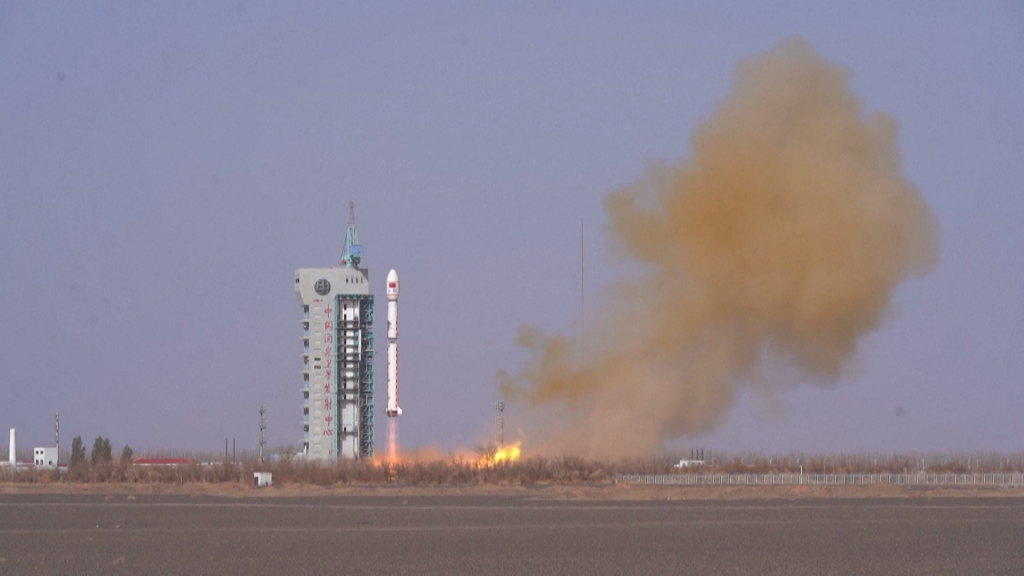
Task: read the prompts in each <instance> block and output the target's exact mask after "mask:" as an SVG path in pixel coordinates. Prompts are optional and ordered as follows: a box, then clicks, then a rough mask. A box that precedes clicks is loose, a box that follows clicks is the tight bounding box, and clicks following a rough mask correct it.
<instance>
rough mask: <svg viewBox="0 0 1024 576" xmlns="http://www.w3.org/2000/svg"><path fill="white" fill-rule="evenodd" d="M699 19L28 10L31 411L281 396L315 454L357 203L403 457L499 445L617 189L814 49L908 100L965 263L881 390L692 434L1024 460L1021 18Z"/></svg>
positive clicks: (903, 322) (244, 414) (894, 8)
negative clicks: (496, 409)
mask: <svg viewBox="0 0 1024 576" xmlns="http://www.w3.org/2000/svg"><path fill="white" fill-rule="evenodd" d="M682 4H683V3H676V2H664V3H640V4H637V5H633V4H629V5H627V4H621V3H620V4H598V3H577V4H568V3H566V4H560V5H553V4H552V3H546V2H511V3H487V4H486V5H484V4H480V3H465V4H430V5H428V4H427V3H417V2H409V3H391V4H389V5H387V6H384V5H373V6H371V5H370V3H340V2H339V3H326V2H325V3H320V4H299V5H295V4H294V3H284V2H281V3H259V2H227V3H205V2H194V3H159V4H153V3H145V4H136V3H129V2H123V3H84V2H83V3H79V2H52V3H32V2H20V3H15V2H2V3H0V428H7V427H17V428H18V429H19V438H20V439H21V441H22V442H24V443H28V444H41V443H44V442H47V441H48V440H49V439H50V438H51V433H52V432H51V415H52V413H53V412H54V411H56V410H59V411H60V412H61V421H62V436H64V437H66V438H70V437H71V436H73V435H79V434H80V435H82V436H83V437H85V438H87V439H88V438H93V437H95V436H96V435H103V436H108V437H110V439H111V441H112V442H113V443H114V444H116V445H120V444H122V443H125V442H127V443H130V444H132V445H133V446H138V447H141V448H147V447H151V448H156V447H180V448H184V449H204V448H209V449H216V448H217V447H218V446H220V445H221V443H222V442H223V439H224V438H225V437H236V438H238V441H239V444H240V446H246V447H251V446H253V445H255V441H256V421H257V415H256V409H257V407H258V405H259V404H260V403H261V402H266V403H267V404H268V405H269V407H270V419H271V426H270V430H269V432H270V439H271V442H272V443H275V444H285V443H295V442H297V441H298V440H299V438H300V436H301V427H300V426H301V424H300V418H301V410H300V408H299V405H300V402H301V397H300V394H299V367H300V364H301V363H300V356H299V353H300V342H299V335H300V326H299V318H300V311H299V309H298V307H297V303H296V301H295V296H294V293H293V282H292V275H293V272H294V270H295V269H296V268H300V267H307V266H327V265H331V264H333V263H335V262H336V261H337V259H338V256H339V255H340V252H341V249H342V243H343V239H344V226H345V221H346V217H347V213H346V212H347V202H348V200H349V199H352V200H355V202H356V211H357V220H358V224H359V232H360V237H361V239H362V242H363V244H364V246H365V257H364V263H365V264H366V265H367V266H368V267H369V268H370V271H371V272H370V273H371V281H373V282H374V283H375V284H374V291H375V294H377V296H378V298H380V299H383V280H384V276H385V274H386V273H387V270H388V269H389V268H396V269H398V270H399V272H400V274H401V276H402V288H403V290H402V300H401V325H402V334H401V338H402V339H401V355H402V363H401V376H402V382H401V386H402V391H401V394H402V407H403V409H404V410H405V414H404V415H403V416H402V419H401V420H402V421H401V426H402V443H403V447H418V446H428V445H436V446H437V447H439V448H441V449H451V448H458V447H462V446H470V445H472V444H475V443H477V442H479V441H480V440H481V438H483V437H484V435H485V434H486V433H488V431H489V426H490V423H491V422H492V418H493V408H492V403H493V401H494V399H495V397H496V388H495V382H494V373H495V370H497V369H500V368H504V369H510V370H514V369H516V367H517V366H518V364H519V362H521V361H522V359H523V354H522V352H521V351H519V350H517V349H516V347H515V341H514V339H515V330H516V328H517V326H519V325H520V324H523V323H536V324H539V325H540V326H542V327H543V328H545V329H547V330H550V331H571V330H574V326H576V325H577V322H578V309H579V288H580V286H579V223H580V221H581V220H582V221H583V222H584V223H585V225H586V230H587V233H586V246H587V253H586V268H587V286H586V289H587V292H588V293H594V294H596V293H597V292H599V290H600V287H601V286H602V284H604V283H605V282H606V281H607V280H609V279H611V278H614V277H616V276H618V275H621V274H625V273H628V272H626V271H623V270H621V269H620V268H618V267H616V266H614V265H613V264H612V262H611V261H610V260H609V259H606V258H605V257H604V255H603V248H604V238H603V234H602V232H601V231H602V228H603V226H604V224H605V216H604V214H603V212H602V205H601V202H602V198H603V197H604V195H605V194H606V193H607V192H608V191H609V190H612V189H614V188H616V187H618V186H621V185H623V184H626V183H628V182H631V181H634V180H635V179H637V178H638V177H640V176H641V175H642V174H643V171H644V167H645V165H646V164H648V163H649V162H652V161H657V160H667V161H674V160H677V159H679V158H682V157H685V156H686V154H687V152H688V149H689V134H690V131H691V129H692V128H693V127H694V126H695V125H696V123H697V122H699V121H700V120H701V119H702V118H705V117H707V116H708V115H709V114H710V112H711V111H712V110H713V108H714V105H715V103H716V101H718V100H719V99H720V98H722V97H723V96H724V95H725V94H726V93H727V91H728V90H729V83H730V79H731V76H732V72H733V67H734V66H735V64H736V62H737V61H739V60H740V59H742V58H744V57H746V56H748V55H750V54H752V53H755V52H761V51H765V50H767V49H769V48H771V47H772V46H774V45H775V44H776V43H778V42H779V41H780V40H782V39H784V38H786V37H788V36H791V35H799V36H801V37H803V38H804V39H806V40H807V41H808V42H810V43H811V44H812V45H813V46H814V47H815V48H816V49H817V50H819V51H820V52H821V53H822V54H823V55H824V56H825V57H826V58H828V59H830V60H832V61H834V62H838V63H840V64H843V65H845V66H847V67H849V68H850V69H851V70H852V72H853V74H854V88H855V90H856V92H857V94H858V95H859V96H860V97H861V98H862V99H863V100H864V103H865V105H866V108H867V109H868V110H881V111H886V112H889V113H891V114H893V115H894V116H895V117H896V118H898V120H899V122H900V127H901V131H900V137H899V142H900V148H901V150H902V152H903V159H904V169H905V173H906V175H907V176H908V177H909V178H910V180H912V181H913V182H914V183H915V184H917V186H918V187H919V188H920V191H921V194H922V196H923V197H924V198H925V200H926V201H927V202H928V203H929V205H930V206H931V208H932V209H933V211H934V213H935V216H936V219H937V220H938V222H939V225H940V227H941V230H942V257H941V261H940V264H939V267H938V268H937V269H936V271H935V272H934V273H932V274H931V275H930V276H928V277H926V278H924V279H922V280H912V281H910V282H909V283H908V284H906V285H904V286H903V287H902V288H901V289H900V290H899V292H898V293H897V296H896V305H895V308H894V310H893V313H892V315H891V318H890V319H889V320H888V321H887V322H886V323H885V325H884V326H883V327H882V328H881V329H880V330H879V331H878V332H877V333H875V334H873V335H871V336H870V337H868V338H867V339H866V340H865V341H864V342H863V346H862V349H861V353H860V355H859V358H858V361H857V362H858V368H859V370H858V374H857V375H856V376H855V377H853V378H851V379H848V380H846V381H843V382H841V383H839V384H838V385H837V386H835V387H834V388H833V389H827V390H826V389H821V388H815V387H805V388H798V389H795V390H794V391H793V392H792V393H790V394H789V395H787V396H786V397H785V398H784V400H783V402H782V405H781V406H775V405H773V406H767V407H766V406H764V405H763V404H762V403H761V402H759V401H758V400H757V399H756V398H751V397H744V398H743V399H741V401H740V402H739V404H738V405H737V407H736V409H735V410H734V411H733V412H732V415H731V416H730V418H729V421H728V423H727V424H726V425H725V426H724V427H723V428H721V429H720V430H718V431H716V432H714V433H712V434H710V435H708V436H706V437H703V438H699V439H696V440H695V442H697V443H700V444H701V445H705V446H709V447H717V448H724V449H731V450H744V449H752V450H766V451H790V450H882V451H887V450H968V449H987V450H1018V449H1020V447H1021V444H1020V438H1021V437H1024V418H1022V417H1021V414H1022V408H1024V381H1022V376H1021V375H1022V374H1024V353H1022V352H1024V297H1022V295H1024V267H1022V266H1021V265H1020V262H1021V261H1022V258H1021V254H1022V253H1024V227H1022V226H1021V223H1022V222H1024V195H1022V194H1021V183H1022V182H1024V163H1022V162H1021V158H1024V98H1021V94H1022V93H1024V8H1022V6H1021V5H1020V4H1019V3H1015V2H978V3H957V2H950V3H938V2H901V3H898V4H897V5H889V4H890V3H832V4H823V3H820V2H805V3H800V2H786V3H773V6H772V7H771V8H768V7H766V6H765V4H764V3H762V2H743V3H720V4H723V5H722V6H719V5H718V3H692V5H685V6H684V5H682ZM850 4H856V6H851V5H850ZM867 4H872V6H867ZM383 360H384V359H383V355H381V357H379V358H378V363H379V366H378V374H383V372H384V371H383ZM382 390H383V385H380V386H378V397H379V399H378V405H382V404H383V396H382V394H381V392H382ZM378 418H380V415H378ZM380 419H382V418H380ZM510 424H512V425H514V423H510Z"/></svg>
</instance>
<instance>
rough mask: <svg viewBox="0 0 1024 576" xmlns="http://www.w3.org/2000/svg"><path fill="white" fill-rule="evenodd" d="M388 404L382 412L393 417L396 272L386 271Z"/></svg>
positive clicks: (395, 412)
mask: <svg viewBox="0 0 1024 576" xmlns="http://www.w3.org/2000/svg"><path fill="white" fill-rule="evenodd" d="M387 283H388V288H387V297H388V405H387V408H385V409H384V413H385V414H386V415H387V416H388V417H390V418H394V417H395V416H398V415H400V414H401V413H402V409H401V408H399V407H398V272H395V271H394V270H392V271H390V272H388V279H387Z"/></svg>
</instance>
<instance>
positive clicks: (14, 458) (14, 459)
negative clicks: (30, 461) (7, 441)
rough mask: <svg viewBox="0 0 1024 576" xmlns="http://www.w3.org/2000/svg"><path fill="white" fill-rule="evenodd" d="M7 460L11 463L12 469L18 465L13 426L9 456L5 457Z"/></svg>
mask: <svg viewBox="0 0 1024 576" xmlns="http://www.w3.org/2000/svg"><path fill="white" fill-rule="evenodd" d="M7 461H8V463H9V464H10V465H11V469H12V470H13V469H14V468H15V467H17V465H18V457H17V456H16V455H15V445H14V428H11V452H10V456H8V457H7Z"/></svg>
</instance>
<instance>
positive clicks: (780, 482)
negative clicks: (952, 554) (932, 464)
mask: <svg viewBox="0 0 1024 576" xmlns="http://www.w3.org/2000/svg"><path fill="white" fill-rule="evenodd" d="M618 481H619V482H624V483H627V484H652V485H653V484H663V485H672V486H800V485H811V486H844V485H845V486H860V485H868V484H893V485H899V486H996V487H1002V488H1011V487H1013V488H1017V487H1024V474H1021V473H1009V472H1003V473H985V474H982V473H978V474H932V473H925V472H921V473H918V474H888V473H881V474H798V473H790V472H786V473H778V474H624V475H621V476H619V477H618Z"/></svg>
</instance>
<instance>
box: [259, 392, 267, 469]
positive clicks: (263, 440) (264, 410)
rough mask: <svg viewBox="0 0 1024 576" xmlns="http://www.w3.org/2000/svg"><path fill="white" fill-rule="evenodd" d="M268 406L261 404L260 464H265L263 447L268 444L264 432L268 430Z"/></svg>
mask: <svg viewBox="0 0 1024 576" xmlns="http://www.w3.org/2000/svg"><path fill="white" fill-rule="evenodd" d="M266 415H267V405H266V404H260V464H262V463H263V446H264V445H265V444H266V443H267V437H266V435H265V434H264V431H265V430H266V429H267V419H266Z"/></svg>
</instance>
